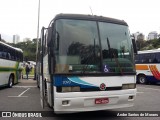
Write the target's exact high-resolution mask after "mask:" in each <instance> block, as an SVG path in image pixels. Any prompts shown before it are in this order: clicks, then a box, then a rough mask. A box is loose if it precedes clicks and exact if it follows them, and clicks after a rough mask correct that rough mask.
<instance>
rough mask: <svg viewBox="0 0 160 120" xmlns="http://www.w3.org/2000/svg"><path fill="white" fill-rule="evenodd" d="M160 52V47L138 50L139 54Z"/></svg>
mask: <svg viewBox="0 0 160 120" xmlns="http://www.w3.org/2000/svg"><path fill="white" fill-rule="evenodd" d="M157 52H160V48H158V49H152V50H143V51H138V54H145V53H157Z"/></svg>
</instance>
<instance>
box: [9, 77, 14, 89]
mask: <svg viewBox="0 0 160 120" xmlns="http://www.w3.org/2000/svg"><path fill="white" fill-rule="evenodd" d="M12 85H13V79H12V77H11V78H10V83H9V86H10V87H11V86H12Z"/></svg>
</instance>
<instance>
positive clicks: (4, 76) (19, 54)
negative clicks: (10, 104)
mask: <svg viewBox="0 0 160 120" xmlns="http://www.w3.org/2000/svg"><path fill="white" fill-rule="evenodd" d="M22 61H23V51H22V50H21V49H19V48H15V47H12V46H10V45H8V44H6V43H3V42H1V41H0V87H2V86H8V87H12V85H13V84H16V83H18V79H20V78H21V72H22Z"/></svg>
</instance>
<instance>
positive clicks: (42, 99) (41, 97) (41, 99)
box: [40, 27, 45, 108]
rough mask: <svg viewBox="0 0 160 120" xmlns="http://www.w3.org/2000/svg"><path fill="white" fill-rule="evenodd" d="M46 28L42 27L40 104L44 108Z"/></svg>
mask: <svg viewBox="0 0 160 120" xmlns="http://www.w3.org/2000/svg"><path fill="white" fill-rule="evenodd" d="M44 29H45V28H44V27H42V30H41V51H42V52H41V74H40V102H41V107H42V108H44V104H45V102H44V101H45V100H44V99H45V97H44V96H45V82H44V74H43V73H44V72H43V55H44V47H43V45H44Z"/></svg>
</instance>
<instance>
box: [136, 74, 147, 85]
mask: <svg viewBox="0 0 160 120" xmlns="http://www.w3.org/2000/svg"><path fill="white" fill-rule="evenodd" d="M138 83H140V84H146V83H147V80H146V76H145V75H139V76H138Z"/></svg>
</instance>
